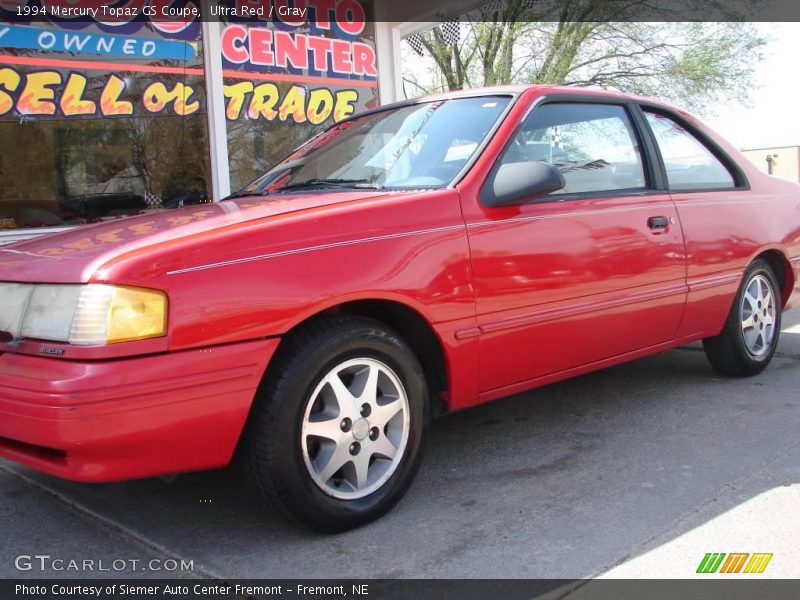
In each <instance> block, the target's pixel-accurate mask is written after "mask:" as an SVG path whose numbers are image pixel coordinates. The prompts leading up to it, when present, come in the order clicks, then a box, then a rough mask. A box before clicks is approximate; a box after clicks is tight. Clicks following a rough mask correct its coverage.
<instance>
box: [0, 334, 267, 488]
mask: <svg viewBox="0 0 800 600" xmlns="http://www.w3.org/2000/svg"><path fill="white" fill-rule="evenodd" d="M278 342H279V340H278V339H267V340H258V341H252V342H242V343H237V344H227V345H224V346H214V347H211V348H203V349H198V350H187V351H183V352H172V353H167V354H159V355H153V356H145V357H137V358H127V359H120V360H107V361H91V362H77V361H69V360H60V359H53V358H45V357H38V356H28V355H23V354H12V353H4V354H0V457H3V458H7V459H10V460H13V461H15V462H19V463H22V464H25V465H28V466H30V467H33V468H35V469H38V470H40V471H44V472H46V473H50V474H52V475H56V476H59V477H63V478H65V479H72V480H76V481H116V480H123V479H134V478H137V477H148V476H152V475H160V474H167V473H177V472H183V471H194V470H200V469H209V468H215V467H221V466H224V465H226V464H228V462H230V459H231V457H232V456H233V452H234V449H235V448H236V444H237V442H238V440H239V436H240V435H241V432H242V428H243V427H244V423H245V421H246V419H247V414H248V412H249V410H250V405H251V404H252V402H253V397H254V395H255V392H256V388H257V387H258V384H259V382H260V381H261V378H262V376H263V374H264V371H265V369H266V365H267V363H268V362H269V360H270V358H271V357H272V355H273V353H274V352H275V349H276V348H277V346H278Z"/></svg>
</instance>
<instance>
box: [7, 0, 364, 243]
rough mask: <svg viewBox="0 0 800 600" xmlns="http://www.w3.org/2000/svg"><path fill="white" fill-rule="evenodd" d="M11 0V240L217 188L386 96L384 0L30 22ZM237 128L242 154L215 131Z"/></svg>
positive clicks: (232, 136) (182, 201)
mask: <svg viewBox="0 0 800 600" xmlns="http://www.w3.org/2000/svg"><path fill="white" fill-rule="evenodd" d="M47 2H48V3H49V4H53V3H56V4H64V3H65V2H66V0H47ZM67 4H69V3H68V2H67ZM227 4H228V5H231V6H232V5H234V4H236V5H237V6H240V5H243V4H247V5H248V6H249V5H253V6H256V5H258V6H261V5H265V6H266V5H268V4H269V2H266V1H265V0H228V1H227ZM8 6H9V5H7V4H3V3H2V2H0V27H2V30H3V33H2V36H0V144H2V146H0V147H2V148H3V152H0V243H3V242H4V241H6V240H8V239H19V238H20V237H24V235H27V233H26V232H28V231H31V232H34V231H45V229H43V228H46V227H55V226H74V225H80V224H84V223H93V222H97V221H104V220H109V219H116V218H119V217H122V216H126V215H131V214H139V213H142V212H147V211H154V210H163V209H165V208H172V207H178V206H185V205H187V204H194V203H199V202H207V201H211V200H212V197H211V196H212V190H216V192H215V193H217V194H218V195H224V194H225V193H226V190H227V189H228V183H227V182H228V179H230V181H231V184H232V185H231V186H230V187H232V188H233V190H236V189H238V188H240V187H242V186H243V185H245V184H246V183H247V182H248V181H250V180H251V179H253V178H254V177H256V176H258V175H259V174H261V173H263V172H264V171H266V170H267V168H268V167H269V166H270V165H272V164H274V163H275V162H277V161H278V160H280V159H281V158H283V157H285V156H286V155H287V154H289V153H290V152H291V151H292V149H294V148H296V147H297V146H299V145H300V144H302V143H303V142H305V141H306V140H307V139H308V138H309V137H311V136H313V135H314V134H316V133H318V132H319V131H321V130H323V129H324V128H327V127H328V126H330V125H332V124H334V123H336V122H339V121H341V120H343V119H344V118H346V117H348V116H349V115H351V114H354V113H355V112H359V111H363V110H365V109H368V108H371V107H374V106H377V105H378V72H377V57H376V50H375V25H374V23H373V19H374V15H373V14H372V10H373V9H372V2H371V1H370V0H361V1H359V2H353V1H352V0H347V1H346V2H345V1H344V0H340V1H338V2H336V3H335V4H330V3H313V2H312V3H309V14H308V15H307V16H306V17H305V18H298V17H278V16H274V17H273V18H271V19H270V18H264V17H260V16H253V17H247V18H243V17H230V18H229V17H222V18H221V19H220V22H219V23H218V22H217V21H216V20H215V21H210V22H208V23H203V22H201V20H200V19H199V18H192V19H190V20H189V21H187V22H185V23H184V22H181V21H179V20H178V21H161V22H159V21H158V20H157V19H155V18H153V19H149V18H143V17H142V15H139V17H137V18H134V19H131V20H129V21H125V20H124V19H120V20H117V21H113V22H111V21H109V20H103V19H102V18H96V19H92V18H81V19H77V20H69V19H52V18H46V19H39V18H37V19H28V20H27V21H24V20H20V19H19V17H17V16H15V12H16V11H15V10H14V8H13V7H12V8H9V7H8ZM314 7H317V8H314ZM212 25H213V26H212ZM217 25H218V27H217ZM204 35H208V36H210V37H209V39H210V40H211V42H209V41H208V40H205V39H203V37H204ZM217 36H219V40H217ZM212 42H213V43H212ZM211 47H214V48H215V50H214V52H219V53H220V54H221V57H220V58H221V59H222V75H221V76H220V77H217V76H216V73H217V72H218V71H217V67H216V66H214V67H213V69H212V70H213V71H214V72H215V76H214V77H213V78H209V77H207V76H206V68H210V67H208V65H209V64H214V65H216V64H217V63H216V62H215V61H216V60H217V58H216V57H217V56H218V55H215V57H211V55H210V50H209V48H211ZM217 49H218V50H217ZM209 61H210V62H209ZM209 90H210V91H211V92H212V93H214V98H215V100H218V99H219V98H221V100H222V105H223V106H224V111H223V112H224V114H222V115H221V117H219V118H218V116H219V113H217V112H216V110H217V105H218V102H215V103H213V109H214V110H213V111H211V112H213V114H211V115H209V114H208V111H209V110H210V108H209V106H208V103H207V102H206V94H207V91H209ZM209 128H212V129H213V131H212V133H213V136H210V135H209ZM225 135H227V140H228V146H227V148H226V150H227V151H228V152H227V156H228V161H227V164H226V163H225V160H224V156H223V158H222V160H218V157H217V156H216V155H215V153H214V152H212V149H211V148H210V146H209V139H210V138H212V137H213V138H214V139H219V138H220V137H223V138H224V136H225ZM217 147H218V146H217ZM212 160H213V162H212ZM221 182H222V183H221ZM6 230H12V234H11V235H10V236H9V234H8V231H6ZM16 232H19V234H18V233H16Z"/></svg>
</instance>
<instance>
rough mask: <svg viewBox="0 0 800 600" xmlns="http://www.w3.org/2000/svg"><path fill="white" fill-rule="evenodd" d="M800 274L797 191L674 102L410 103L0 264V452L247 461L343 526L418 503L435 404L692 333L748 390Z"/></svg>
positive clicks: (60, 460)
mask: <svg viewBox="0 0 800 600" xmlns="http://www.w3.org/2000/svg"><path fill="white" fill-rule="evenodd" d="M799 273H800V186H798V185H797V184H794V183H790V182H788V181H782V180H779V179H774V178H772V177H769V176H768V175H765V174H763V173H761V172H760V171H758V170H757V169H756V168H755V167H754V166H753V165H752V164H750V163H749V162H748V161H747V160H746V159H745V158H743V157H742V155H741V154H740V153H739V152H737V151H736V150H735V149H734V148H732V147H731V146H730V145H729V144H727V143H726V142H724V141H723V140H721V139H720V138H719V137H717V136H716V135H715V134H713V133H712V132H710V131H708V130H707V129H706V128H705V127H704V126H703V125H701V124H700V123H699V122H698V121H697V120H695V119H694V118H692V117H691V116H690V115H688V114H686V113H685V112H683V111H680V110H676V109H673V108H670V107H668V106H665V105H663V104H661V103H658V102H654V101H650V100H645V99H641V98H634V97H629V96H624V95H619V94H612V93H606V92H599V91H592V90H585V89H584V90H581V89H575V88H560V87H507V88H495V89H489V90H482V91H468V92H460V93H454V94H448V95H442V96H435V97H429V98H422V99H418V100H414V101H409V102H402V103H399V104H394V105H391V106H387V107H383V108H380V109H377V110H373V111H371V112H368V113H364V114H361V115H357V116H354V117H352V118H350V119H348V120H346V121H343V122H341V123H339V124H337V125H334V126H333V127H331V128H330V129H328V130H327V131H325V132H324V133H322V134H321V135H319V136H317V137H316V138H314V139H312V140H311V141H309V142H307V143H306V144H305V145H304V146H302V147H300V148H299V149H298V150H297V151H295V152H294V153H293V154H292V155H291V156H289V157H287V158H286V159H285V160H283V161H281V162H280V163H278V164H277V165H275V167H274V168H272V169H271V170H270V171H269V172H268V173H266V174H264V175H263V176H262V177H259V178H258V179H256V180H255V181H253V182H252V183H251V184H249V185H248V186H247V187H246V188H245V189H244V190H242V191H240V192H238V193H236V194H234V195H233V196H231V197H230V198H229V199H227V200H226V201H224V202H220V203H217V204H213V205H205V206H195V207H191V208H185V209H179V210H175V211H167V212H162V213H156V214H148V215H141V216H137V217H133V218H129V219H123V220H118V221H114V222H109V223H104V224H100V225H95V226H91V227H84V228H80V229H76V230H72V231H69V232H65V233H60V234H56V235H52V236H46V237H42V238H38V239H35V240H30V241H26V242H22V243H17V244H15V245H12V246H8V247H4V248H2V249H0V281H2V282H4V283H0V331H2V332H3V333H2V334H0V335H2V336H3V341H2V345H1V346H0V456H3V457H5V458H8V459H11V460H14V461H17V462H20V463H23V464H25V465H29V466H31V467H33V468H35V469H39V470H41V471H44V472H46V473H50V474H53V475H56V476H59V477H65V478H68V479H74V480H79V481H112V480H121V479H130V478H136V477H146V476H151V475H158V474H166V473H176V472H181V471H192V470H198V469H210V468H214V467H220V466H223V465H226V464H228V463H229V462H230V461H232V460H233V459H234V457H235V458H237V460H240V461H241V464H242V465H243V467H244V471H245V472H246V473H247V475H248V478H249V479H250V480H251V481H252V483H253V485H254V487H255V489H256V490H257V492H258V493H259V494H261V495H262V496H263V497H264V498H265V499H267V500H270V501H271V502H272V503H273V504H274V505H275V506H277V507H278V508H279V509H280V510H281V511H282V512H283V513H285V514H287V515H289V516H292V517H295V518H297V519H299V520H300V521H302V522H304V523H306V524H308V525H310V526H312V527H315V528H318V529H322V530H327V531H340V530H345V529H348V528H352V527H355V526H358V525H361V524H363V523H365V522H368V521H370V520H372V519H375V518H377V517H378V516H380V515H382V514H384V513H385V512H386V511H388V510H389V509H390V508H391V507H392V506H393V505H394V504H395V503H396V502H397V501H398V500H399V499H400V497H401V496H402V495H403V493H404V492H405V491H406V489H407V488H408V487H409V485H410V484H411V481H412V479H413V478H414V474H415V472H416V471H417V467H418V465H419V462H420V455H421V449H422V445H423V440H424V438H425V432H426V423H427V422H428V420H429V418H430V417H431V416H432V415H435V414H439V413H442V412H447V411H455V410H458V409H462V408H466V407H468V406H474V405H476V404H479V403H481V402H486V401H489V400H493V399H495V398H498V397H501V396H505V395H508V394H512V393H515V392H520V391H523V390H527V389H530V388H534V387H536V386H540V385H543V384H546V383H550V382H553V381H556V380H560V379H564V378H567V377H571V376H573V375H578V374H581V373H586V372H587V371H591V370H594V369H599V368H602V367H606V366H609V365H613V364H617V363H620V362H623V361H627V360H631V359H634V358H637V357H641V356H645V355H647V354H652V353H654V352H659V351H662V350H665V349H667V348H671V347H673V346H678V345H680V344H685V343H687V342H690V341H692V340H703V343H704V347H705V350H706V353H707V355H708V358H709V360H710V361H711V364H712V365H713V366H714V367H715V368H716V369H717V370H719V371H721V372H722V373H725V374H728V375H755V374H756V373H758V372H760V371H761V370H762V369H764V367H766V366H767V364H768V363H769V361H770V359H771V358H772V355H773V353H774V352H775V347H776V344H777V342H778V335H779V332H780V323H781V312H782V310H784V309H785V308H787V307H788V306H789V305H791V303H792V301H796V300H797V299H798V298H800V283H798V274H799Z"/></svg>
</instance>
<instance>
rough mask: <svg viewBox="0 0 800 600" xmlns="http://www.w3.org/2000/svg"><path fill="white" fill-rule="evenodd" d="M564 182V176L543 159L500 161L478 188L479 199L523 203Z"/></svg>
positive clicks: (503, 203) (492, 203) (502, 203)
mask: <svg viewBox="0 0 800 600" xmlns="http://www.w3.org/2000/svg"><path fill="white" fill-rule="evenodd" d="M565 185H566V182H565V181H564V176H563V175H562V174H561V172H560V171H559V170H558V169H556V168H555V167H554V166H553V165H550V164H548V163H545V162H540V161H536V162H515V163H504V164H501V165H499V167H498V166H496V167H495V168H494V169H492V172H491V173H490V175H489V178H488V179H487V180H486V183H484V184H483V188H482V189H481V203H482V204H483V205H484V206H490V207H498V206H510V205H513V204H525V203H526V202H530V201H531V200H533V199H535V198H538V197H539V196H545V195H547V194H550V193H552V192H556V191H558V190H560V189H563V187H564V186H565Z"/></svg>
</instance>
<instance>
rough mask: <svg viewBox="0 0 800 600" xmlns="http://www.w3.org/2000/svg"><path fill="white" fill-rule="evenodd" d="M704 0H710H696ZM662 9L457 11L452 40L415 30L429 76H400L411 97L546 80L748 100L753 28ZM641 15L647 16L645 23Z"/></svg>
mask: <svg viewBox="0 0 800 600" xmlns="http://www.w3.org/2000/svg"><path fill="white" fill-rule="evenodd" d="M709 5H715V3H714V2H705V3H703V4H702V5H698V7H700V8H702V7H703V6H705V7H706V8H708V6H709ZM716 6H717V7H719V6H720V5H716ZM684 8H685V7H684ZM646 11H649V12H646ZM668 11H669V9H665V8H660V7H658V6H657V5H655V4H654V5H653V6H649V5H648V3H647V0H559V1H558V2H555V0H553V3H549V1H548V0H538V1H537V2H530V1H526V0H504V1H502V2H499V1H494V2H489V4H487V5H486V6H485V7H484V8H483V9H481V10H479V11H475V12H473V13H469V14H467V15H465V16H464V17H462V19H461V22H460V27H459V32H460V36H459V39H458V40H453V39H452V36H450V38H449V39H448V36H446V34H445V33H444V32H443V30H442V28H441V27H435V28H433V29H432V30H430V31H427V32H424V33H422V34H420V35H419V42H420V44H419V45H418V47H420V46H421V48H423V49H424V50H423V54H427V55H429V59H428V61H429V62H428V66H429V67H432V69H430V70H429V72H428V73H425V72H424V71H423V70H422V69H420V67H419V65H420V64H422V65H424V62H425V61H419V60H414V61H409V60H406V61H404V62H405V64H406V65H408V64H414V65H415V67H416V68H415V69H414V70H409V69H407V70H406V72H405V73H404V80H405V82H406V83H408V84H409V85H410V86H412V89H411V90H410V92H412V93H411V95H416V94H418V93H425V92H432V91H443V90H457V89H463V88H468V87H479V86H486V85H498V84H509V83H550V84H567V85H579V86H588V85H597V86H601V87H605V88H611V89H619V90H622V91H626V92H632V93H638V94H643V95H647V96H655V97H660V98H662V99H665V100H668V101H673V102H677V103H679V104H684V105H688V106H691V107H692V108H693V109H695V110H699V111H701V112H703V111H704V110H707V109H708V108H709V107H711V106H712V105H713V104H714V103H717V102H725V101H729V100H735V101H738V102H746V101H747V100H748V99H749V92H750V89H751V88H752V80H753V70H754V67H755V65H756V64H758V62H759V61H760V60H761V58H762V49H763V46H764V45H765V43H766V40H765V38H764V37H763V36H762V35H760V34H759V33H758V30H757V29H756V28H755V26H754V25H753V24H751V23H743V22H734V21H728V22H717V23H711V22H693V23H687V22H672V21H668V20H666V19H669V18H675V16H676V15H670V14H668ZM720 14H722V13H720ZM647 16H649V17H650V18H652V19H653V21H649V22H644V21H641V19H642V18H645V17H647ZM735 16H736V15H725V18H734V17H735ZM626 19H631V20H626ZM655 19H664V20H662V21H661V22H658V21H655ZM403 51H404V53H406V54H408V53H409V52H411V49H410V48H404V49H403ZM431 63H432V64H431Z"/></svg>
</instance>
